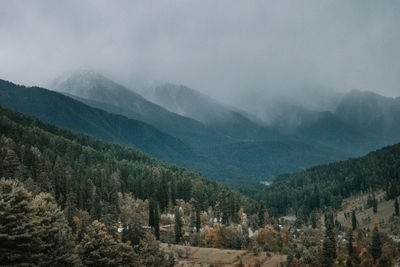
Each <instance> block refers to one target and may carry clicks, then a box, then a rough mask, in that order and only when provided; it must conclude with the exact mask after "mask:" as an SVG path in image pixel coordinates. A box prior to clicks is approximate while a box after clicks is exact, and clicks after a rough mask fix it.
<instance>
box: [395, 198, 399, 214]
mask: <svg viewBox="0 0 400 267" xmlns="http://www.w3.org/2000/svg"><path fill="white" fill-rule="evenodd" d="M394 214H395V215H396V216H399V201H398V200H397V198H396V199H395V200H394Z"/></svg>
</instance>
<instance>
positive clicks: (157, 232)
mask: <svg viewBox="0 0 400 267" xmlns="http://www.w3.org/2000/svg"><path fill="white" fill-rule="evenodd" d="M154 236H155V237H156V239H157V240H160V214H159V211H158V204H157V203H155V205H154Z"/></svg>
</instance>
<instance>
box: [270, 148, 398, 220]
mask: <svg viewBox="0 0 400 267" xmlns="http://www.w3.org/2000/svg"><path fill="white" fill-rule="evenodd" d="M368 190H385V192H386V196H387V198H388V199H391V198H394V197H396V196H398V195H400V144H396V145H392V146H388V147H385V148H382V149H380V150H377V151H375V152H371V153H369V154H367V155H366V156H364V157H361V158H354V159H349V160H345V161H341V162H336V163H331V164H328V165H322V166H317V167H313V168H311V169H308V170H306V171H303V172H299V173H294V174H286V175H282V176H279V177H278V178H277V179H276V180H275V181H274V182H273V183H272V184H271V185H270V186H268V187H267V188H266V189H265V192H264V194H263V196H262V198H263V199H264V200H265V201H266V202H267V203H268V206H269V207H270V209H271V211H272V212H273V213H274V214H280V215H282V214H287V213H291V212H296V213H297V214H300V215H304V216H308V215H309V214H310V213H311V212H312V211H313V210H315V209H325V208H327V207H333V208H339V207H340V205H341V203H342V200H343V199H344V198H348V197H350V196H351V195H352V194H357V193H360V192H366V191H368Z"/></svg>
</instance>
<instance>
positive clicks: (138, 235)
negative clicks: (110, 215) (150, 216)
mask: <svg viewBox="0 0 400 267" xmlns="http://www.w3.org/2000/svg"><path fill="white" fill-rule="evenodd" d="M144 237H145V232H144V230H143V228H142V224H141V222H140V220H138V219H137V218H133V219H132V222H131V223H129V224H128V225H126V226H125V227H124V230H122V241H124V242H127V241H130V242H131V244H132V246H136V245H139V243H140V240H142V239H143V238H144Z"/></svg>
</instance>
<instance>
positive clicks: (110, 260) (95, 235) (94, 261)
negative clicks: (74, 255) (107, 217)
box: [78, 220, 118, 266]
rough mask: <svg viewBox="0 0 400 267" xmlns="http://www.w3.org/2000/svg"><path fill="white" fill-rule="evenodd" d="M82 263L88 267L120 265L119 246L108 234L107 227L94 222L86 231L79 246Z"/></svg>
mask: <svg viewBox="0 0 400 267" xmlns="http://www.w3.org/2000/svg"><path fill="white" fill-rule="evenodd" d="M78 252H79V254H80V256H81V259H82V263H83V264H84V265H87V266H116V265H118V259H117V258H116V255H117V254H118V246H117V243H116V242H115V240H114V238H113V237H112V236H111V235H110V234H108V232H107V228H106V226H105V225H104V224H103V223H101V222H99V221H97V220H96V221H93V222H92V224H91V225H89V226H88V227H87V229H86V233H85V235H84V237H83V239H82V241H81V242H80V243H79V245H78Z"/></svg>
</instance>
